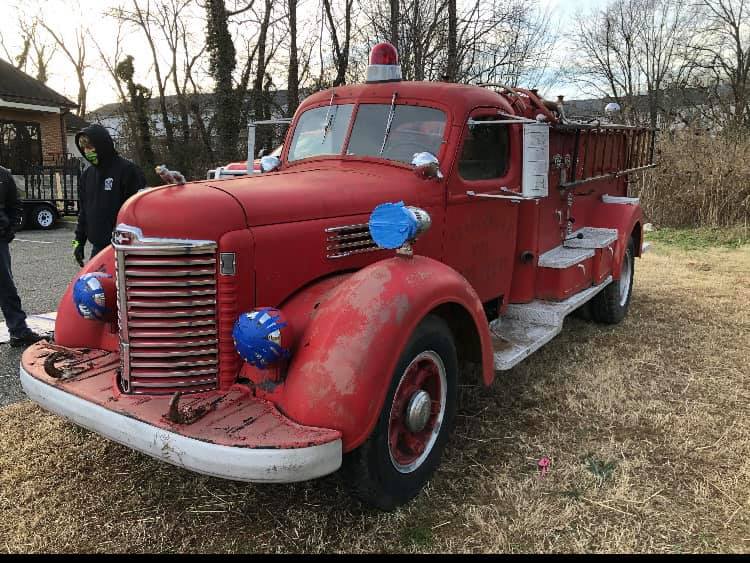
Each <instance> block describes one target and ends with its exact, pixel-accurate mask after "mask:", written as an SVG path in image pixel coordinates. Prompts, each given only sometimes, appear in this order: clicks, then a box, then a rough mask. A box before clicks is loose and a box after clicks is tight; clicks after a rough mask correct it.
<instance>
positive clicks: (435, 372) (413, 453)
mask: <svg viewBox="0 0 750 563" xmlns="http://www.w3.org/2000/svg"><path fill="white" fill-rule="evenodd" d="M446 387H447V378H446V374H445V365H444V364H443V361H442V360H441V358H440V356H438V355H437V353H435V352H433V351H431V350H428V351H425V352H422V353H421V354H419V355H417V356H416V357H415V358H414V359H413V360H412V361H411V363H410V364H409V365H408V366H407V368H406V370H404V374H403V375H402V376H401V380H400V381H399V383H398V387H397V388H396V393H395V395H394V396H393V402H392V403H391V412H390V418H389V421H388V452H389V454H390V457H391V462H392V463H393V466H394V467H395V468H396V470H397V471H399V472H400V473H411V472H413V471H415V470H416V469H417V468H418V467H419V466H421V465H422V463H424V461H425V459H427V457H428V456H429V455H430V452H431V451H432V448H433V446H434V445H435V442H436V441H437V437H438V435H439V434H440V427H441V425H442V423H443V417H444V415H445V398H446ZM425 393H426V394H427V395H429V397H428V398H429V416H428V417H427V420H426V422H425V423H424V426H423V427H421V428H420V429H418V430H416V431H414V430H412V429H410V427H409V424H410V423H412V424H414V420H415V419H414V418H411V417H410V414H409V413H410V412H411V410H410V408H409V407H410V404H413V403H414V402H419V401H420V400H425ZM407 411H409V412H407ZM420 426H421V424H420Z"/></svg>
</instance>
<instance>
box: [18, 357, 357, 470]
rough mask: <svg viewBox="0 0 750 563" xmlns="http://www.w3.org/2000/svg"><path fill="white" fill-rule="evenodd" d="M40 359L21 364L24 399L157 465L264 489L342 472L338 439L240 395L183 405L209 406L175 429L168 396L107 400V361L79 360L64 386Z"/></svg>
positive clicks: (232, 393) (235, 392) (109, 396)
mask: <svg viewBox="0 0 750 563" xmlns="http://www.w3.org/2000/svg"><path fill="white" fill-rule="evenodd" d="M95 352H96V351H95ZM99 352H100V353H101V351H99ZM80 353H85V352H83V351H81V352H80ZM48 355H49V354H48ZM44 357H45V356H44V344H41V345H34V346H31V347H30V348H29V349H27V351H26V352H25V353H24V355H23V358H22V359H21V366H20V371H21V384H22V385H23V388H24V390H25V391H26V394H27V395H28V396H29V398H30V399H32V400H33V401H35V402H36V403H38V404H39V405H41V406H42V407H44V408H45V409H47V410H49V411H51V412H53V413H56V414H59V415H62V416H63V417H65V418H67V419H69V420H71V421H72V422H74V423H76V424H78V425H80V426H83V427H84V428H87V429H89V430H92V431H94V432H96V433H98V434H101V435H102V436H105V437H106V438H109V439H111V440H114V441H115V442H119V443H121V444H123V445H125V446H128V447H130V448H132V449H135V450H138V451H140V452H143V453H145V454H148V455H150V456H152V457H155V458H157V459H160V460H162V461H166V462H169V463H171V464H174V465H177V466H179V467H184V468H186V469H189V470H191V471H195V472H197V473H203V474H205V475H211V476H214V477H221V478H224V479H231V480H236V481H252V482H268V483H290V482H295V481H305V480H309V479H314V478H317V477H321V476H323V475H327V474H329V473H333V472H334V471H336V470H337V469H338V468H339V467H340V466H341V458H342V448H341V436H340V433H339V432H338V431H335V430H328V429H322V428H313V427H307V426H301V425H298V424H296V423H294V422H293V421H291V420H289V419H287V418H286V417H284V416H283V415H282V414H281V413H279V412H278V410H276V408H275V407H274V406H273V405H272V404H271V403H268V402H267V401H263V400H261V399H257V398H255V397H253V396H251V395H249V394H248V393H247V392H246V391H242V390H239V389H232V390H230V391H229V392H226V393H220V392H214V393H212V394H210V396H203V397H196V398H192V399H188V398H185V399H184V401H185V402H186V403H187V402H191V401H192V404H193V405H195V404H198V403H199V402H200V403H201V404H207V405H213V406H212V408H211V409H209V410H208V411H207V413H206V414H205V415H203V416H201V417H200V418H199V419H197V420H195V421H193V422H191V423H187V424H178V423H174V422H171V421H170V420H169V419H168V418H167V417H165V416H164V414H165V413H166V411H167V410H168V408H169V400H170V397H168V396H167V397H148V396H136V397H133V396H122V395H120V396H113V394H112V393H111V388H112V381H113V378H112V373H110V372H111V371H112V370H113V369H116V368H115V367H111V368H109V369H108V368H107V365H109V366H112V365H113V364H112V362H111V361H110V363H109V364H103V363H102V361H97V358H94V359H93V360H92V359H89V360H80V357H79V358H78V363H77V365H84V366H90V367H88V368H87V369H83V370H82V371H79V372H78V373H76V375H75V376H73V377H68V379H66V380H64V381H63V380H61V379H59V378H58V379H56V378H54V377H51V376H50V375H49V374H47V373H46V370H45V369H44V367H43V365H44V361H42V359H43V358H44ZM86 361H88V364H85V362H86ZM40 368H41V371H42V372H43V373H40ZM217 405H218V406H217Z"/></svg>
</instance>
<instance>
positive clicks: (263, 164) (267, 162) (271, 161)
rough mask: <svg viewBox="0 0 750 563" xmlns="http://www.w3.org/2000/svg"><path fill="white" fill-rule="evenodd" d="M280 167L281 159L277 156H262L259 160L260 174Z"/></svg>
mask: <svg viewBox="0 0 750 563" xmlns="http://www.w3.org/2000/svg"><path fill="white" fill-rule="evenodd" d="M279 166H281V159H280V158H279V157H278V156H270V155H269V156H264V157H262V158H261V159H260V171H261V172H273V171H274V170H278V169H279Z"/></svg>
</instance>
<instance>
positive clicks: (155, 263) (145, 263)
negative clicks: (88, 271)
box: [125, 255, 216, 266]
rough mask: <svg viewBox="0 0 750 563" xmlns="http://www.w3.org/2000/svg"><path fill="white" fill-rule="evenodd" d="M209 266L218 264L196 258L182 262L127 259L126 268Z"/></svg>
mask: <svg viewBox="0 0 750 563" xmlns="http://www.w3.org/2000/svg"><path fill="white" fill-rule="evenodd" d="M136 256H137V255H136ZM209 264H216V259H214V258H195V259H194V260H187V259H186V260H180V259H177V258H174V259H172V258H160V259H157V260H128V259H127V257H126V258H125V266H204V265H209Z"/></svg>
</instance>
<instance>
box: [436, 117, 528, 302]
mask: <svg viewBox="0 0 750 563" xmlns="http://www.w3.org/2000/svg"><path fill="white" fill-rule="evenodd" d="M499 111H500V110H499V108H480V109H476V110H474V111H473V112H472V113H471V114H470V118H469V120H467V122H466V123H464V124H463V131H462V134H461V141H460V143H459V145H458V152H457V153H456V155H455V158H454V164H453V166H452V169H451V171H450V176H449V178H448V195H447V208H446V223H445V231H444V233H445V234H444V261H445V262H446V263H447V264H449V265H450V266H452V267H453V268H455V269H456V270H458V271H459V272H460V273H461V274H462V275H463V276H464V277H465V278H466V279H467V280H468V281H469V283H471V285H472V286H473V287H474V289H475V290H476V292H477V293H478V294H479V297H480V299H481V300H482V301H483V302H486V301H490V300H492V299H494V298H497V297H499V296H507V295H508V293H509V290H510V283H511V278H512V275H513V262H514V260H513V258H514V256H513V255H514V252H515V246H516V231H517V226H518V225H517V221H518V201H517V200H514V199H509V198H485V197H476V196H471V195H469V194H467V192H474V193H475V194H488V195H505V196H506V197H507V196H508V195H512V194H509V193H508V192H516V193H518V192H520V184H521V181H520V167H519V163H520V151H521V135H522V133H521V130H520V128H521V126H520V125H518V124H491V123H487V124H483V122H487V121H500V120H503V119H504V118H503V117H502V116H501V115H499Z"/></svg>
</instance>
